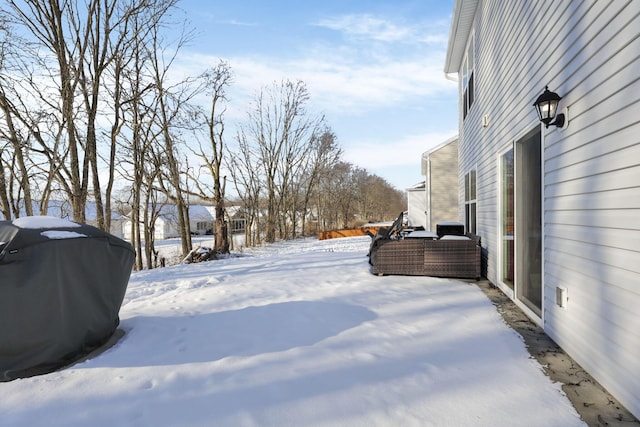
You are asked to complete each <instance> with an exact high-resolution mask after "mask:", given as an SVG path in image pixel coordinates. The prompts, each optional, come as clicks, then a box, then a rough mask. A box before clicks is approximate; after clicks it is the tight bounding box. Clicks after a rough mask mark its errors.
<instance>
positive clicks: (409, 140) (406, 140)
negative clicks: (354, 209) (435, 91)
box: [344, 130, 457, 175]
mask: <svg viewBox="0 0 640 427" xmlns="http://www.w3.org/2000/svg"><path fill="white" fill-rule="evenodd" d="M456 134H457V131H456V130H451V131H449V132H431V133H425V134H420V135H405V136H400V137H399V138H398V139H397V140H394V141H393V150H390V149H389V144H388V143H387V144H381V143H380V141H369V140H366V141H350V143H349V145H348V146H347V147H345V148H344V156H345V160H346V161H348V162H351V163H354V164H362V165H367V168H371V169H378V168H388V167H398V166H406V167H408V168H413V169H415V170H416V172H417V174H418V175H419V173H420V156H421V155H422V153H424V152H426V151H428V150H430V149H431V148H433V147H436V146H437V145H439V144H441V143H443V142H444V141H446V140H448V139H449V138H451V137H452V136H455V135H456Z"/></svg>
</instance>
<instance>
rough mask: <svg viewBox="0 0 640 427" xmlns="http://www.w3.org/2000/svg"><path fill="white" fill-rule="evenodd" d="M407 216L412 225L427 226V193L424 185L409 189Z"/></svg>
mask: <svg viewBox="0 0 640 427" xmlns="http://www.w3.org/2000/svg"><path fill="white" fill-rule="evenodd" d="M407 205H408V209H407V217H408V221H409V225H410V226H412V227H418V226H421V227H425V228H426V226H427V216H426V209H427V193H426V191H425V188H424V187H420V188H408V189H407Z"/></svg>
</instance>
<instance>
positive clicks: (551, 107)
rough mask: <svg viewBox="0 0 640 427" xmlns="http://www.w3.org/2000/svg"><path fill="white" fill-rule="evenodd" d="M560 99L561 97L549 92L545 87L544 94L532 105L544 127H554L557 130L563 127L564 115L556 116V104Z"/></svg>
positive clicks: (547, 87)
mask: <svg viewBox="0 0 640 427" xmlns="http://www.w3.org/2000/svg"><path fill="white" fill-rule="evenodd" d="M561 99H562V97H561V96H560V95H558V94H557V93H555V92H551V91H549V86H545V88H544V92H543V93H542V95H540V96H539V97H538V99H536V102H535V103H534V104H533V105H534V107H536V111H537V112H538V118H539V119H540V121H541V122H542V123H544V124H545V126H546V127H549V125H555V126H557V127H559V128H561V127H562V126H564V121H565V117H564V114H558V115H556V113H557V112H558V102H560V100H561ZM554 119H555V121H554Z"/></svg>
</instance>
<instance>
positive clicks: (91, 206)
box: [20, 200, 126, 239]
mask: <svg viewBox="0 0 640 427" xmlns="http://www.w3.org/2000/svg"><path fill="white" fill-rule="evenodd" d="M23 202H24V201H23ZM32 206H33V208H32V209H33V212H34V213H35V214H36V215H41V213H40V202H39V201H34V202H33V203H32ZM84 214H85V219H86V223H87V224H89V225H92V226H94V227H97V226H98V221H97V209H96V204H95V203H94V202H87V204H86V207H85V213H84ZM26 215H27V213H26V209H25V208H24V206H21V208H20V216H26ZM47 216H53V217H56V218H63V219H68V220H70V221H73V208H72V206H71V202H67V201H63V200H49V202H48V204H47ZM125 220H126V218H125V217H123V216H122V215H120V214H118V213H117V212H111V229H110V230H109V233H111V234H113V235H114V236H116V237H118V238H120V239H122V238H123V234H122V226H123V224H124V222H125Z"/></svg>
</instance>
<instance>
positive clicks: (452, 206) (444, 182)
mask: <svg viewBox="0 0 640 427" xmlns="http://www.w3.org/2000/svg"><path fill="white" fill-rule="evenodd" d="M428 161H429V164H430V167H429V176H428V177H427V180H428V181H427V182H428V186H427V191H428V193H429V194H428V196H427V198H428V200H429V202H430V206H428V213H429V221H428V222H429V227H430V229H431V230H432V231H436V225H437V224H438V223H440V222H446V221H454V220H456V219H457V218H458V187H457V184H458V138H457V137H456V138H454V139H451V140H448V141H447V142H445V143H444V144H443V145H441V146H439V147H437V148H436V149H434V150H432V151H431V152H429V154H428Z"/></svg>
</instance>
